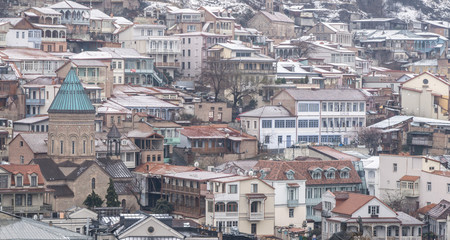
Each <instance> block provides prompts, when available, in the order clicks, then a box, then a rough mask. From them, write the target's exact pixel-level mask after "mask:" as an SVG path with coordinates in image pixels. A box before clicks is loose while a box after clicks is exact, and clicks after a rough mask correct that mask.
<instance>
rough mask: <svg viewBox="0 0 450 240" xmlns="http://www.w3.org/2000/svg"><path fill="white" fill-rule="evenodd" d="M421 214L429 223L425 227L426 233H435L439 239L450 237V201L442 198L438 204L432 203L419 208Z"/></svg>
mask: <svg viewBox="0 0 450 240" xmlns="http://www.w3.org/2000/svg"><path fill="white" fill-rule="evenodd" d="M418 212H419V216H420V217H421V219H423V220H424V221H427V222H428V223H429V225H428V226H427V228H426V229H424V233H428V232H431V233H434V234H435V235H437V237H438V239H448V238H449V237H450V233H449V231H448V229H449V227H450V226H449V224H450V219H449V214H450V202H449V201H447V200H445V199H442V200H441V201H440V202H438V203H437V204H435V203H432V204H429V205H427V206H425V207H423V208H421V209H419V210H418Z"/></svg>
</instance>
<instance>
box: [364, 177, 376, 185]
mask: <svg viewBox="0 0 450 240" xmlns="http://www.w3.org/2000/svg"><path fill="white" fill-rule="evenodd" d="M366 181H367V183H371V184H374V183H375V178H367V180H366Z"/></svg>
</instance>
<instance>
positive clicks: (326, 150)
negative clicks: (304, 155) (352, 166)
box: [308, 146, 361, 161]
mask: <svg viewBox="0 0 450 240" xmlns="http://www.w3.org/2000/svg"><path fill="white" fill-rule="evenodd" d="M308 148H309V149H310V150H313V151H316V152H318V153H321V154H323V155H326V156H328V157H331V158H333V159H335V160H349V161H359V160H361V159H360V158H357V157H355V156H352V155H349V154H346V153H343V152H341V151H339V150H336V149H334V148H331V147H328V146H308Z"/></svg>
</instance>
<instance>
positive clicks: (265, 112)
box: [239, 106, 292, 118]
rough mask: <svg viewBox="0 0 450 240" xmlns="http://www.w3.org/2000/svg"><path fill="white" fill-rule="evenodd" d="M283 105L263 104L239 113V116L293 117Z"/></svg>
mask: <svg viewBox="0 0 450 240" xmlns="http://www.w3.org/2000/svg"><path fill="white" fill-rule="evenodd" d="M291 116H292V115H291V114H290V113H289V111H288V110H286V108H284V107H283V106H263V107H260V108H257V109H254V110H251V111H248V112H244V113H241V114H239V117H280V118H281V117H291Z"/></svg>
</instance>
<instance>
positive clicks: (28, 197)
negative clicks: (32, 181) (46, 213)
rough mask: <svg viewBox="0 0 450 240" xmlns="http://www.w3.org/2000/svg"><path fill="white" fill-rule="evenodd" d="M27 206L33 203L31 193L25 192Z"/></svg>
mask: <svg viewBox="0 0 450 240" xmlns="http://www.w3.org/2000/svg"><path fill="white" fill-rule="evenodd" d="M26 196H27V206H32V205H33V195H31V194H27V195H26Z"/></svg>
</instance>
